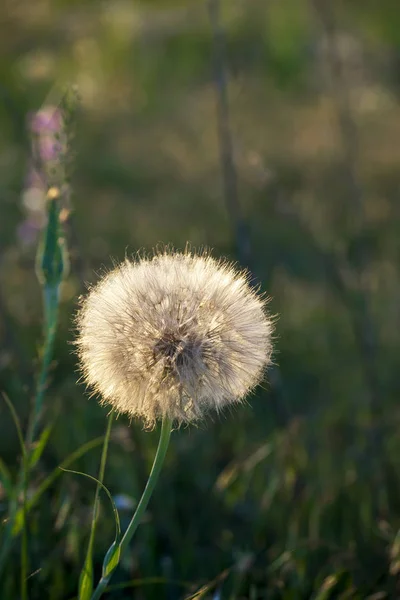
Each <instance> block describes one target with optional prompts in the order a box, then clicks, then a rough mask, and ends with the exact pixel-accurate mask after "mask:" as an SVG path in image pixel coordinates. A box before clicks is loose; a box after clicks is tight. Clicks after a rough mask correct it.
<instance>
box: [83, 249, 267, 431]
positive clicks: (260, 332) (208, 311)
mask: <svg viewBox="0 0 400 600" xmlns="http://www.w3.org/2000/svg"><path fill="white" fill-rule="evenodd" d="M265 304H266V301H265V299H263V298H262V297H261V296H259V295H258V294H257V293H256V292H255V291H254V290H253V289H252V288H251V286H250V285H249V283H248V276H247V275H246V274H245V273H243V272H237V271H236V270H235V269H234V268H233V266H232V265H231V264H229V263H225V262H222V261H216V260H215V259H213V258H212V257H211V256H209V255H206V254H202V255H196V254H194V253H191V252H185V253H179V252H171V251H166V252H164V253H160V254H157V255H155V256H153V257H151V258H138V259H137V260H134V261H130V260H126V261H125V262H124V263H122V264H121V265H120V266H118V267H117V268H115V269H114V270H113V271H111V272H109V273H108V274H107V275H106V276H105V277H104V278H103V279H101V280H100V282H99V283H98V284H97V285H95V286H94V287H93V288H92V289H91V290H90V292H89V294H88V295H87V296H86V298H84V299H83V301H82V304H81V308H80V310H79V312H78V316H77V325H78V339H77V347H78V355H79V358H80V363H81V368H82V372H83V377H84V380H85V381H86V383H87V384H88V385H89V386H90V387H91V388H92V389H93V390H94V391H95V392H96V393H98V394H100V396H101V401H102V403H104V404H110V405H111V406H112V407H113V409H114V410H116V411H117V412H121V413H126V414H128V415H130V416H131V417H139V418H141V419H143V421H144V422H145V424H146V425H148V426H151V425H153V424H154V422H155V420H156V419H158V418H163V417H164V416H167V417H169V418H171V419H173V420H174V421H175V422H177V423H183V422H190V421H193V420H196V419H199V418H201V417H202V416H204V415H205V414H206V413H207V412H208V411H210V410H212V409H214V410H216V411H220V410H221V409H222V408H223V407H225V406H227V405H230V404H233V403H237V402H239V401H240V400H242V399H243V398H244V396H245V395H246V394H248V393H249V392H250V391H251V390H252V389H253V388H254V387H255V386H256V385H257V384H258V383H259V382H260V380H261V379H262V377H263V374H264V371H265V368H266V366H267V365H268V364H269V363H270V361H271V350H272V344H271V334H272V329H273V327H272V321H271V319H270V318H269V317H268V315H267V313H266V310H265Z"/></svg>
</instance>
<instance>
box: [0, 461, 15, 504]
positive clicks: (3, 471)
mask: <svg viewBox="0 0 400 600" xmlns="http://www.w3.org/2000/svg"><path fill="white" fill-rule="evenodd" d="M0 483H1V484H2V486H3V488H4V490H5V492H6V494H7V496H12V493H13V484H12V480H11V475H10V471H9V470H8V468H7V466H6V464H5V462H4V461H3V459H2V458H0Z"/></svg>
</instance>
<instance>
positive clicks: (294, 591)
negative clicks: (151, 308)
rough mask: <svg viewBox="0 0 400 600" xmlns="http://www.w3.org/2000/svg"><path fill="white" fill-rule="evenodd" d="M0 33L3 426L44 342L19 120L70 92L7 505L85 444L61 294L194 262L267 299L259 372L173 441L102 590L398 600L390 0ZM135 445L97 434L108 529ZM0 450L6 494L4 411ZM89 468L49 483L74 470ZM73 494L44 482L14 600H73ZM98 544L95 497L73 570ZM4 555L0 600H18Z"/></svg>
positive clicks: (397, 63) (126, 15)
mask: <svg viewBox="0 0 400 600" xmlns="http://www.w3.org/2000/svg"><path fill="white" fill-rule="evenodd" d="M0 27H1V35H0V131H1V134H0V252H1V254H0V389H1V390H2V391H4V392H6V393H7V394H8V396H9V397H10V398H11V400H12V402H13V404H14V406H15V408H16V410H17V411H18V414H19V416H20V418H21V420H22V423H23V425H24V426H25V425H26V422H27V418H28V413H29V406H30V403H31V401H32V396H33V390H34V382H35V373H36V372H37V366H38V357H39V355H40V348H41V344H42V333H43V331H42V328H43V327H42V323H43V321H42V297H41V289H40V286H39V284H38V281H37V278H36V274H35V255H36V250H37V246H38V243H39V240H40V230H41V228H42V227H43V225H44V222H45V212H44V211H45V202H44V193H43V190H41V188H40V184H38V183H37V181H35V178H34V176H33V175H32V161H31V158H32V157H31V155H30V150H31V145H30V140H31V137H32V129H34V126H33V125H32V118H33V117H32V115H35V113H37V111H40V110H42V111H43V110H48V107H54V106H55V107H57V106H58V105H59V103H60V98H61V96H62V93H61V95H60V91H59V90H60V89H64V90H65V89H70V86H72V88H71V89H73V92H74V94H75V96H76V100H75V101H74V102H72V104H73V105H74V106H73V109H72V108H71V111H70V114H69V113H68V110H67V115H66V119H67V121H68V123H69V124H68V127H67V133H68V144H67V146H68V153H67V154H68V157H69V158H68V160H67V161H66V173H65V177H68V185H69V188H68V189H69V190H70V198H69V201H68V204H66V206H65V210H64V213H63V221H64V226H65V231H66V238H67V245H68V251H69V257H70V272H69V275H68V277H67V279H66V281H65V283H64V285H63V292H62V304H61V314H60V326H59V331H58V335H57V342H56V349H55V359H54V363H53V365H52V369H51V377H50V382H49V388H48V393H47V397H46V409H47V412H46V422H47V423H52V425H53V427H52V432H51V436H50V439H49V443H48V445H47V447H46V450H45V452H44V453H43V456H42V457H41V459H40V461H39V463H38V464H37V465H36V467H35V471H34V473H33V476H32V480H31V482H30V493H33V491H34V490H35V489H37V487H38V486H39V485H40V482H41V481H43V479H44V478H45V476H46V475H47V474H49V473H50V472H52V470H53V469H55V468H56V467H57V465H59V464H60V463H61V462H62V461H63V460H64V459H65V458H66V457H67V456H68V455H69V454H71V452H73V451H74V450H76V449H77V448H80V447H81V446H82V445H83V444H85V443H87V442H89V441H90V440H93V439H95V438H96V437H98V436H101V435H103V434H104V430H105V424H106V411H105V410H104V409H102V408H100V407H99V406H98V405H97V402H96V401H95V399H93V398H92V399H88V396H87V394H86V393H85V390H84V388H83V386H82V385H77V383H76V380H77V373H76V359H75V357H74V355H73V346H72V345H71V342H72V341H73V338H74V332H73V320H72V316H73V312H74V310H75V309H76V306H77V299H78V297H79V295H80V294H82V293H84V290H85V283H86V282H91V281H95V280H96V278H97V274H96V273H98V272H99V271H101V269H102V268H104V267H106V268H109V267H110V266H111V265H112V261H113V260H117V261H119V260H121V259H123V258H124V256H125V255H126V254H128V255H129V254H130V253H135V252H136V251H137V250H139V249H146V250H151V249H152V248H153V247H155V246H157V245H158V244H163V243H169V244H172V245H174V246H175V247H177V248H184V247H185V244H186V242H187V241H189V242H190V243H191V244H192V246H194V247H204V246H207V247H209V248H212V249H213V252H214V254H215V255H216V256H219V255H224V256H227V257H229V258H231V259H234V260H238V261H239V263H240V264H241V265H243V266H247V267H249V268H250V269H251V271H252V273H253V275H254V278H255V280H256V281H258V282H259V283H260V284H261V287H262V289H263V291H265V292H266V293H267V294H268V295H270V296H271V302H270V310H271V312H272V313H275V314H278V315H279V319H278V321H277V328H276V341H275V346H276V352H275V362H276V365H275V367H274V368H273V369H272V370H271V371H270V373H269V376H268V378H267V380H266V382H265V384H264V386H263V387H261V388H260V389H259V390H258V391H257V393H256V394H255V395H254V396H253V397H251V398H250V401H249V403H248V404H246V405H243V406H242V407H240V408H238V409H237V410H235V411H234V412H233V413H227V414H225V415H223V416H221V417H218V418H215V419H214V420H211V421H208V422H207V423H204V424H202V425H200V426H199V427H198V428H194V427H191V428H188V429H183V430H180V431H177V432H175V433H174V434H173V440H172V445H171V448H170V451H169V454H168V457H167V462H166V466H165V469H164V471H163V475H162V478H161V480H160V483H159V486H158V489H157V491H156V493H155V495H154V497H153V499H152V501H151V505H150V507H149V510H148V513H147V517H146V520H145V523H144V524H143V525H142V526H141V527H140V529H139V531H138V534H137V536H136V538H135V541H134V544H133V545H132V548H131V551H130V552H129V553H128V555H127V556H126V557H125V559H124V561H123V565H122V568H121V569H120V570H119V572H118V574H117V575H115V577H114V579H113V584H114V586H117V587H116V588H115V589H114V591H113V595H111V594H110V598H111V597H112V598H117V599H118V598H119V599H125V598H135V599H136V598H137V599H138V600H142V599H143V600H147V599H149V600H153V599H157V600H158V599H167V600H175V599H183V598H189V597H193V598H194V597H196V598H210V599H211V598H213V599H217V598H219V599H229V600H239V599H240V600H245V599H249V600H261V599H268V600H269V599H271V600H272V599H273V600H275V599H288V600H289V599H290V600H291V599H309V598H313V599H318V600H323V599H327V598H341V599H345V598H358V599H362V600H364V599H366V598H369V599H370V600H380V599H384V598H398V597H400V583H399V582H400V579H399V574H400V537H399V535H398V533H397V532H398V530H399V528H400V435H399V431H400V408H399V387H400V386H399V372H400V352H399V326H400V313H399V299H400V278H399V260H400V236H399V231H400V227H399V218H400V205H399V192H400V144H399V139H400V106H399V98H400V7H399V4H398V0H380V2H375V1H373V0H362V1H361V0H354V1H353V2H347V1H344V0H337V1H336V0H335V2H332V1H331V0H210V2H209V3H206V2H198V1H194V0H193V1H191V0H186V2H184V1H180V2H179V1H178V0H147V1H146V0H141V1H140V2H138V1H134V0H109V1H106V0H105V1H97V0H96V1H95V0H92V1H87V0H79V1H72V0H51V1H50V0H35V1H34V2H27V1H26V0H18V1H15V0H3V2H2V5H1V8H0ZM67 117H71V119H69V120H68V118H67ZM49 135H50V137H51V135H53V133H51V132H50V134H49ZM61 143H62V144H64V145H65V144H66V143H67V142H66V140H65V139H64V138H63V139H62V140H61ZM49 152H50V155H51V149H50V150H49ZM50 159H51V156H50ZM156 443H157V431H156V432H144V431H142V430H141V427H140V425H139V424H137V423H131V424H130V423H129V422H128V421H127V420H126V419H124V418H120V419H119V420H118V421H117V423H116V425H115V426H114V430H113V436H112V442H111V445H110V454H109V459H108V464H107V470H106V476H105V483H106V485H107V486H108V488H109V489H110V490H111V492H112V494H113V496H114V498H115V499H116V502H117V504H118V506H119V508H120V511H121V518H122V522H123V523H126V522H127V519H128V518H129V515H130V514H131V511H132V507H134V506H135V503H136V502H137V500H138V497H139V495H140V493H141V491H142V489H143V486H144V484H145V482H146V477H147V473H148V470H149V468H150V465H151V461H152V458H153V455H154V450H155V446H156ZM0 450H1V457H2V461H3V463H2V464H3V467H2V470H3V473H6V472H8V473H9V476H10V477H11V478H12V477H14V476H15V473H16V472H17V469H18V465H19V460H20V450H19V445H18V438H17V435H16V433H15V430H14V427H13V424H12V421H11V418H10V416H9V411H8V409H7V406H6V404H5V403H2V404H1V406H0ZM100 451H101V448H100V446H98V445H97V446H96V447H93V448H92V449H91V450H90V451H88V452H86V453H85V454H84V456H82V457H81V458H80V459H79V460H77V461H76V462H75V463H73V467H72V468H75V469H80V470H82V471H84V472H86V473H89V474H91V475H94V476H95V475H96V474H97V471H98V463H99V456H100ZM94 491H95V489H94V485H93V482H91V481H89V480H87V479H84V478H82V477H78V476H73V475H71V474H62V476H61V477H58V478H57V480H56V481H55V482H54V485H53V486H51V488H50V489H49V490H47V492H46V493H45V494H44V495H43V497H42V499H41V502H40V503H39V505H38V506H36V508H35V509H34V510H33V511H32V513H31V514H30V517H29V560H30V570H31V572H32V573H35V574H34V575H33V576H32V577H31V578H30V580H29V597H30V598H31V599H35V598H40V599H44V598H51V599H55V600H58V599H60V600H64V599H67V598H72V597H74V596H76V590H77V578H78V575H79V572H80V568H81V566H82V562H83V559H84V554H85V548H86V543H87V538H88V533H89V530H90V520H91V507H92V503H93V497H94ZM6 508H7V498H6V493H5V489H4V485H3V486H1V485H0V510H1V511H2V514H5V510H6ZM113 527H114V525H113V518H112V511H111V509H110V506H109V504H108V501H107V500H106V498H105V500H104V503H102V505H101V518H100V521H99V528H98V534H97V538H96V547H95V561H96V564H95V571H96V574H97V575H99V574H100V570H101V564H102V560H103V556H104V552H105V550H106V549H107V548H108V546H109V544H110V542H111V540H112V538H113ZM396 536H397V538H396ZM18 547H19V545H18V544H16V545H15V547H14V548H13V554H12V555H11V559H10V562H9V566H8V569H7V573H6V577H5V578H4V581H3V583H2V594H1V597H2V598H18V571H19V549H18ZM199 590H200V591H199ZM196 592H197V595H196ZM192 594H194V595H193V596H191V595H192Z"/></svg>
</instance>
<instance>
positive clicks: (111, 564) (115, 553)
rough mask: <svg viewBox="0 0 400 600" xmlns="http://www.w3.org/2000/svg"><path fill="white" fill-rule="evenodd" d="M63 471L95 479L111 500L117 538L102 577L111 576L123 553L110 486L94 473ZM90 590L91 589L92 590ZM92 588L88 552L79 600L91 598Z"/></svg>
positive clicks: (108, 551) (90, 564)
mask: <svg viewBox="0 0 400 600" xmlns="http://www.w3.org/2000/svg"><path fill="white" fill-rule="evenodd" d="M63 471H66V472H67V473H74V474H75V475H83V477H87V478H88V479H91V480H92V481H95V482H96V483H97V485H98V486H99V487H101V489H103V490H104V491H105V492H106V494H107V496H108V498H109V500H110V502H111V506H112V509H113V512H114V520H115V539H114V542H113V543H112V544H111V546H110V548H109V549H108V550H107V553H106V555H105V558H104V562H103V574H102V578H104V579H105V578H106V577H110V575H111V574H112V572H113V571H114V570H115V569H116V567H117V565H118V563H119V559H120V553H121V550H120V544H119V542H120V539H121V524H120V520H119V514H118V510H117V507H116V506H115V502H114V500H113V498H112V496H111V493H110V491H109V490H108V488H106V486H105V485H104V483H102V482H101V481H100V480H99V479H96V477H93V476H92V475H88V474H87V473H82V472H81V471H72V470H70V469H63ZM88 590H90V592H89V591H88ZM92 590H93V567H92V556H91V553H88V554H87V556H86V560H85V564H84V567H83V570H82V574H81V580H80V583H79V600H87V598H90V595H91V593H92Z"/></svg>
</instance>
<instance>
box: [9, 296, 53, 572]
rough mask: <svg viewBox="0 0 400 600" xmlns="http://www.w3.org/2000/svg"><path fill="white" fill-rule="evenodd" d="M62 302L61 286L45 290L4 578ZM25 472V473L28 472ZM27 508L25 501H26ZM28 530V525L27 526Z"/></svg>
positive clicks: (26, 478)
mask: <svg viewBox="0 0 400 600" xmlns="http://www.w3.org/2000/svg"><path fill="white" fill-rule="evenodd" d="M58 302H59V285H54V286H45V288H44V306H45V340H44V347H43V356H42V361H41V367H40V373H39V378H38V382H37V387H36V395H35V401H34V406H33V412H32V417H31V420H30V423H29V427H28V431H27V434H26V440H25V448H26V454H27V456H26V458H25V459H24V461H25V462H26V464H25V465H24V464H22V463H21V469H20V472H19V475H18V479H17V484H16V489H15V493H14V497H13V498H12V499H11V501H10V506H9V512H8V521H7V525H6V528H5V531H4V537H3V539H2V545H1V551H0V576H1V574H2V571H3V568H4V565H5V559H6V557H7V555H8V553H9V551H10V548H11V544H12V541H13V535H12V532H13V528H14V522H15V515H16V513H17V509H18V498H19V496H20V494H21V491H23V489H24V485H25V486H26V485H27V482H28V478H29V468H30V467H29V463H30V460H29V459H30V456H31V452H32V447H31V446H32V443H33V442H34V440H35V436H36V434H37V430H38V427H39V422H40V417H41V414H42V408H43V401H44V395H45V391H46V383H47V376H48V371H49V367H50V364H51V361H52V358H53V348H54V340H55V336H56V329H57V314H58ZM24 469H25V472H24ZM23 502H24V504H25V498H24V500H23ZM24 527H26V523H24Z"/></svg>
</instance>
